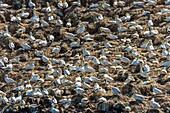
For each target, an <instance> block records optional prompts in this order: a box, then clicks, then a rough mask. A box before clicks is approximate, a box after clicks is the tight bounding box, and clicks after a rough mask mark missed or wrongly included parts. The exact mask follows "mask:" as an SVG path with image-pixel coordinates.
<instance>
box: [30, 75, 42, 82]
mask: <svg viewBox="0 0 170 113" xmlns="http://www.w3.org/2000/svg"><path fill="white" fill-rule="evenodd" d="M38 79H40V76H39V75H38V74H34V73H32V76H31V79H30V82H36V81H37V80H38Z"/></svg>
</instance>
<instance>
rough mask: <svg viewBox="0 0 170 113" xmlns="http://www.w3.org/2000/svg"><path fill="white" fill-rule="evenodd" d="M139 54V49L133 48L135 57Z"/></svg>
mask: <svg viewBox="0 0 170 113" xmlns="http://www.w3.org/2000/svg"><path fill="white" fill-rule="evenodd" d="M137 55H138V51H137V49H133V50H132V56H133V57H134V58H135V57H136V56H137Z"/></svg>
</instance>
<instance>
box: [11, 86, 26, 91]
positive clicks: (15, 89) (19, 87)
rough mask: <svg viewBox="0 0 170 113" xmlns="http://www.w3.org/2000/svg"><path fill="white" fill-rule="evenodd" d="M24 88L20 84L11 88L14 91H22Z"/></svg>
mask: <svg viewBox="0 0 170 113" xmlns="http://www.w3.org/2000/svg"><path fill="white" fill-rule="evenodd" d="M24 89H25V88H24V86H23V85H21V86H18V87H15V88H14V89H13V90H14V91H23V90H24Z"/></svg>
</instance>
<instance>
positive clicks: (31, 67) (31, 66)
mask: <svg viewBox="0 0 170 113" xmlns="http://www.w3.org/2000/svg"><path fill="white" fill-rule="evenodd" d="M34 67H35V65H34V63H31V64H27V65H26V66H25V67H24V69H28V70H31V69H33V68H34Z"/></svg>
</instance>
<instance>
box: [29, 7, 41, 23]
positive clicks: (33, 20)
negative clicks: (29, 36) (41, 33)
mask: <svg viewBox="0 0 170 113" xmlns="http://www.w3.org/2000/svg"><path fill="white" fill-rule="evenodd" d="M39 20H40V19H39V17H38V16H37V14H36V12H35V10H34V11H33V16H32V17H31V18H30V22H39Z"/></svg>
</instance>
